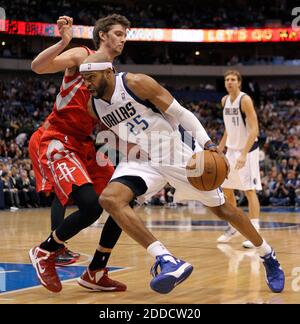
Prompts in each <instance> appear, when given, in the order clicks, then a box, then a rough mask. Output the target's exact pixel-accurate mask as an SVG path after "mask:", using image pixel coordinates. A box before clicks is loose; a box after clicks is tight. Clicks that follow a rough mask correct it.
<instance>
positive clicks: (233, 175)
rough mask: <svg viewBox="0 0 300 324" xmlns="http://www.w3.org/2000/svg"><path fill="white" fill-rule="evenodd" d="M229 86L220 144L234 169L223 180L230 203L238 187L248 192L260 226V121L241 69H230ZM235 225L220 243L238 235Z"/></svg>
mask: <svg viewBox="0 0 300 324" xmlns="http://www.w3.org/2000/svg"><path fill="white" fill-rule="evenodd" d="M224 77H225V88H226V90H227V91H228V95H227V96H225V97H223V98H222V107H223V118H224V123H225V132H224V134H223V137H222V139H221V142H220V144H219V148H220V149H221V150H222V151H223V150H224V149H225V147H226V148H227V152H226V157H227V159H228V161H229V163H230V173H229V175H228V178H227V179H225V181H224V182H223V184H222V189H223V190H224V194H225V196H226V198H227V199H228V200H229V201H230V203H231V204H232V205H234V206H236V199H235V195H234V190H235V189H236V190H241V191H243V192H244V193H245V195H246V197H247V200H248V206H249V217H250V219H251V221H252V224H253V225H254V227H255V228H256V229H257V230H258V229H259V219H258V217H259V211H260V204H259V200H258V198H257V194H256V190H261V180H260V173H259V148H258V141H257V136H258V121H257V116H256V112H255V109H254V106H253V102H252V100H251V98H250V97H249V96H248V95H247V94H246V93H244V92H242V91H241V83H242V78H241V75H240V73H239V72H238V71H236V70H231V71H227V72H226V73H225V75H224ZM238 234H239V233H238V232H237V231H236V229H235V228H233V227H232V226H229V227H228V229H227V230H226V231H225V233H224V234H223V235H221V236H220V237H219V238H218V240H217V241H218V242H219V243H227V242H229V241H230V239H232V238H233V237H235V236H236V235H238ZM243 247H245V248H254V245H253V244H252V243H251V242H250V241H244V242H243Z"/></svg>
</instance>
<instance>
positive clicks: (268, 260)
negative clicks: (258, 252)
mask: <svg viewBox="0 0 300 324" xmlns="http://www.w3.org/2000/svg"><path fill="white" fill-rule="evenodd" d="M260 258H261V259H262V262H263V264H264V266H265V269H266V281H267V284H268V286H269V288H270V289H271V290H272V291H273V292H274V293H280V292H281V291H282V290H283V288H284V272H283V270H282V269H281V266H280V263H279V262H278V261H277V258H276V255H275V251H274V250H273V249H272V252H271V253H269V254H267V255H265V256H263V257H260Z"/></svg>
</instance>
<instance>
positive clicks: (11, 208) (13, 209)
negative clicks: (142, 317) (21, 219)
mask: <svg viewBox="0 0 300 324" xmlns="http://www.w3.org/2000/svg"><path fill="white" fill-rule="evenodd" d="M17 210H19V208H18V207H15V206H12V207H10V211H17Z"/></svg>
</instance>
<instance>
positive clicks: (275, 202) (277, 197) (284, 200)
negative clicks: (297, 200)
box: [270, 173, 290, 206]
mask: <svg viewBox="0 0 300 324" xmlns="http://www.w3.org/2000/svg"><path fill="white" fill-rule="evenodd" d="M270 202H271V204H272V206H288V205H289V203H290V197H289V189H288V187H287V186H286V184H285V182H284V179H283V176H282V173H279V174H278V175H277V182H276V183H275V184H274V185H273V188H272V189H271V198H270Z"/></svg>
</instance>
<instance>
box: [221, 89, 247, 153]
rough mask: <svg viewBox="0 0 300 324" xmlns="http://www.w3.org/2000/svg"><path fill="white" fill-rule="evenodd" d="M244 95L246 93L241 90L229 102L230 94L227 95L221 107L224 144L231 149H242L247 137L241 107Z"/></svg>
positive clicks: (244, 117) (244, 118) (244, 116)
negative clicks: (224, 133)
mask: <svg viewBox="0 0 300 324" xmlns="http://www.w3.org/2000/svg"><path fill="white" fill-rule="evenodd" d="M244 95H246V93H245V92H242V91H241V92H240V94H239V95H238V96H237V97H236V99H235V100H234V101H233V102H231V99H230V96H227V97H226V99H225V104H224V108H223V119H224V123H225V128H226V132H227V140H226V146H227V147H228V148H229V149H232V150H242V149H243V148H244V147H245V144H246V142H247V138H248V130H247V126H246V115H245V114H244V113H243V112H242V108H241V100H242V97H243V96H244Z"/></svg>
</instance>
